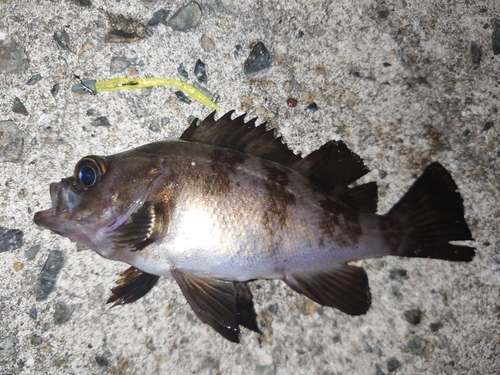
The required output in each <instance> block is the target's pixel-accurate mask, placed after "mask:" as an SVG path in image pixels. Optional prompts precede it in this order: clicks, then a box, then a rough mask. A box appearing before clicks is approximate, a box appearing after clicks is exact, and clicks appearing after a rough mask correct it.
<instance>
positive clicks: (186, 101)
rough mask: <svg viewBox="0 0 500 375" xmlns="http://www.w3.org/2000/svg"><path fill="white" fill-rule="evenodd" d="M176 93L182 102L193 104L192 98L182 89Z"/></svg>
mask: <svg viewBox="0 0 500 375" xmlns="http://www.w3.org/2000/svg"><path fill="white" fill-rule="evenodd" d="M174 94H175V96H177V99H179V100H180V101H181V102H183V103H186V104H191V99H189V98H188V97H187V96H186V94H184V93H183V92H182V91H175V92H174Z"/></svg>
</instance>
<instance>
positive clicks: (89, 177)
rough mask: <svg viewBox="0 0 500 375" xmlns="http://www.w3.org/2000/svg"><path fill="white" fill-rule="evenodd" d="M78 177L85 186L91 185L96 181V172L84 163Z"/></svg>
mask: <svg viewBox="0 0 500 375" xmlns="http://www.w3.org/2000/svg"><path fill="white" fill-rule="evenodd" d="M78 179H79V180H80V181H81V183H82V184H84V185H85V186H92V185H94V184H95V182H96V181H97V172H96V171H95V169H94V168H92V167H91V166H90V165H86V166H84V167H82V169H80V172H79V173H78Z"/></svg>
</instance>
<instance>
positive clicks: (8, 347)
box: [0, 337, 16, 358]
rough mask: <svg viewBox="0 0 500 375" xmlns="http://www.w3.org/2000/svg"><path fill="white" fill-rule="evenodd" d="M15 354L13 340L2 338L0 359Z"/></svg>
mask: <svg viewBox="0 0 500 375" xmlns="http://www.w3.org/2000/svg"><path fill="white" fill-rule="evenodd" d="M15 353H16V349H15V347H14V340H13V339H12V338H11V337H2V341H0V358H2V357H8V356H12V355H14V354H15Z"/></svg>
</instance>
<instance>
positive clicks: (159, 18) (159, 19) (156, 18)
mask: <svg viewBox="0 0 500 375" xmlns="http://www.w3.org/2000/svg"><path fill="white" fill-rule="evenodd" d="M168 13H169V11H168V10H165V9H159V10H157V11H156V12H154V13H153V17H151V19H150V20H149V21H148V26H157V25H159V24H160V23H162V24H164V25H166V24H167V17H168Z"/></svg>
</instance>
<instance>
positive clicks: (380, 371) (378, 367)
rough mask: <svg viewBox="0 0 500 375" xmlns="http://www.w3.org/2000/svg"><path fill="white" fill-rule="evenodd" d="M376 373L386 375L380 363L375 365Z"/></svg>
mask: <svg viewBox="0 0 500 375" xmlns="http://www.w3.org/2000/svg"><path fill="white" fill-rule="evenodd" d="M375 375H385V372H383V371H382V369H381V368H380V366H379V365H375Z"/></svg>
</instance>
